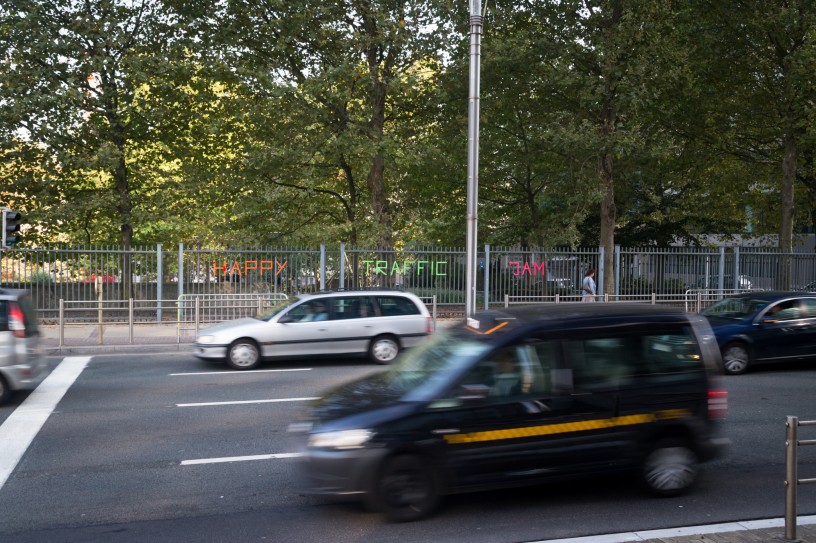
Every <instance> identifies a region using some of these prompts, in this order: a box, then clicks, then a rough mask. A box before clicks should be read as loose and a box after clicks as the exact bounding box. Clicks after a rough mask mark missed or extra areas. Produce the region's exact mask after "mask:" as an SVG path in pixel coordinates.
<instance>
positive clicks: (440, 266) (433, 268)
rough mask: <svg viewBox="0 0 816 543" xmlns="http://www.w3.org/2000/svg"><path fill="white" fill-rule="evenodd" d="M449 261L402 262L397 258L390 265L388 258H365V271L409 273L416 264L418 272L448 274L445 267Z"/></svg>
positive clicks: (376, 273)
mask: <svg viewBox="0 0 816 543" xmlns="http://www.w3.org/2000/svg"><path fill="white" fill-rule="evenodd" d="M447 265H448V263H447V262H446V261H444V260H436V261H431V260H405V261H403V262H402V265H401V266H400V263H399V262H397V261H396V260H395V261H394V262H393V263H392V264H391V266H390V267H389V266H388V261H387V260H363V266H364V269H365V273H373V274H374V275H397V274H400V273H401V274H402V275H407V274H408V273H409V271H410V268H411V267H412V266H416V274H417V275H420V274H422V273H427V274H429V275H438V276H442V275H448V274H447V271H445V267H446V266H447Z"/></svg>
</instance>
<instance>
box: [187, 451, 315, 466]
mask: <svg viewBox="0 0 816 543" xmlns="http://www.w3.org/2000/svg"><path fill="white" fill-rule="evenodd" d="M301 456H303V453H278V454H258V455H255V456H225V457H223V458H199V459H197V460H182V461H181V465H182V466H194V465H200V464H219V463H222V462H248V461H251V460H272V459H275V458H300V457H301Z"/></svg>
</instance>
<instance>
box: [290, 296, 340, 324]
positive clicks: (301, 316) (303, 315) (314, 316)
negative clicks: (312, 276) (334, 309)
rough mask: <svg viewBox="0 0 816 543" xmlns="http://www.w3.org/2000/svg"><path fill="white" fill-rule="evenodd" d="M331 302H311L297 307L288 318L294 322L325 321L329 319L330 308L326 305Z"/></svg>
mask: <svg viewBox="0 0 816 543" xmlns="http://www.w3.org/2000/svg"><path fill="white" fill-rule="evenodd" d="M327 301H330V300H309V301H308V302H304V303H302V304H300V305H299V306H297V307H293V308H292V310H291V311H289V312H288V313H287V314H286V316H287V317H289V318H290V319H292V322H310V321H324V320H328V318H329V308H328V306H327V304H326V302H327Z"/></svg>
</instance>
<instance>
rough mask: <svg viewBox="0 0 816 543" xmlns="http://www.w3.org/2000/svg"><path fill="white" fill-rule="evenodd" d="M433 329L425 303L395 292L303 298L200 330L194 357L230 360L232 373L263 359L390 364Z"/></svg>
mask: <svg viewBox="0 0 816 543" xmlns="http://www.w3.org/2000/svg"><path fill="white" fill-rule="evenodd" d="M432 330H433V327H432V322H431V316H430V314H429V313H428V309H427V308H426V307H425V304H424V303H422V300H420V299H419V298H418V297H416V296H415V295H413V294H411V293H408V292H401V291H393V290H365V291H348V290H346V291H337V292H320V293H317V294H302V295H299V296H296V297H293V298H290V299H289V300H287V301H285V302H282V303H281V304H279V305H277V306H276V307H274V308H272V310H271V311H269V312H268V313H266V314H263V315H259V316H258V317H255V318H244V319H238V320H234V321H228V322H224V323H221V324H218V325H215V326H213V327H210V328H207V329H205V330H202V331H201V333H200V334H199V335H198V337H197V338H196V340H195V343H194V349H195V350H194V352H193V354H195V356H197V357H198V358H201V359H204V360H216V361H218V360H226V361H227V364H229V365H230V366H231V367H232V368H234V369H238V370H248V369H254V368H257V367H258V366H259V365H260V363H261V362H262V361H263V360H268V359H275V358H297V357H314V356H326V355H328V356H346V355H367V356H368V358H369V359H370V360H371V361H372V362H375V363H377V364H388V363H390V362H391V361H392V360H394V359H395V358H396V357H397V355H398V354H399V352H400V351H401V350H402V349H404V348H408V347H413V346H415V345H418V344H419V343H420V342H422V341H423V340H424V339H425V338H426V337H427V336H428V335H430V334H431V332H432Z"/></svg>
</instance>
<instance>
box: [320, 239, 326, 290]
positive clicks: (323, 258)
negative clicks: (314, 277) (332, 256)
mask: <svg viewBox="0 0 816 543" xmlns="http://www.w3.org/2000/svg"><path fill="white" fill-rule="evenodd" d="M320 290H326V245H325V244H324V243H321V244H320Z"/></svg>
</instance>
